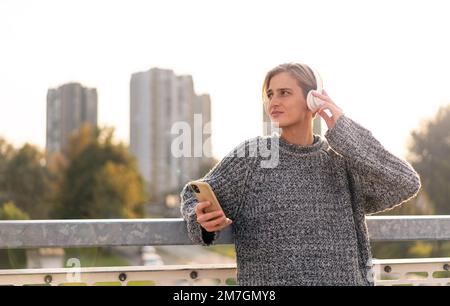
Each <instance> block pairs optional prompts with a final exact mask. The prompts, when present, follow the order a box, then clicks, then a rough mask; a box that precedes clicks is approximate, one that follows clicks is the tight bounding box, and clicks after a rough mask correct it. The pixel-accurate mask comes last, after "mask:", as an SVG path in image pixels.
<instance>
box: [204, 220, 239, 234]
mask: <svg viewBox="0 0 450 306" xmlns="http://www.w3.org/2000/svg"><path fill="white" fill-rule="evenodd" d="M232 223H233V221H232V220H231V219H229V218H227V219H226V221H225V222H223V223H221V224H219V225H217V226H214V227H210V228H209V230H210V231H211V232H217V231H220V230H222V229H224V228H225V227H227V226H229V225H230V224H232Z"/></svg>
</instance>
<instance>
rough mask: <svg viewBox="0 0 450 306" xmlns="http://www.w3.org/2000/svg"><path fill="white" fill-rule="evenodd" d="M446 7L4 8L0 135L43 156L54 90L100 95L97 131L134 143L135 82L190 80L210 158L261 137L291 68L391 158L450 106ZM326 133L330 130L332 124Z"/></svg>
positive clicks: (63, 1)
mask: <svg viewBox="0 0 450 306" xmlns="http://www.w3.org/2000/svg"><path fill="white" fill-rule="evenodd" d="M448 3H449V2H448V1H446V0H443V1H435V0H426V1H425V0H424V1H414V0H408V1H401V0H395V1H393V0H388V1H380V0H376V1H375V0H374V1H361V0H359V1H345V0H339V1H333V0H331V1H317V0H316V1H298V0H296V1H281V0H273V1H262V0H259V1H244V0H237V1H230V0H227V1H211V0H209V1H186V0H184V1H173V0H171V1H169V0H163V1H149V0H147V1H131V0H124V1H118V0H110V1H101V0H88V1H86V0H75V1H72V0H55V1H51V0H39V1H34V0H29V1H25V0H1V1H0V41H1V45H0V135H1V136H3V137H6V138H7V140H8V141H11V142H13V143H14V144H15V145H20V144H22V143H24V142H31V143H34V144H37V145H39V146H41V147H42V148H43V147H44V146H45V121H46V94H47V89H48V88H49V87H56V86H59V85H61V84H63V83H65V82H69V81H78V82H81V83H82V84H83V85H85V86H90V87H96V88H97V90H98V94H99V123H100V124H106V125H110V126H115V127H116V131H117V133H116V135H117V136H118V138H119V139H121V140H123V141H125V142H127V143H128V140H129V81H130V77H131V74H132V73H134V72H137V71H143V70H147V69H150V68H152V67H160V68H169V69H173V70H174V71H175V73H176V74H191V75H192V76H193V78H194V82H195V88H196V91H197V93H204V92H207V93H209V94H210V95H211V98H212V103H213V104H212V118H213V125H212V129H213V146H214V149H213V153H214V155H215V156H217V157H219V158H220V157H223V156H224V155H225V154H226V153H227V152H228V151H229V150H231V149H232V148H233V147H234V146H236V145H237V144H239V143H240V142H241V141H243V140H245V139H247V138H250V137H254V136H256V135H259V134H260V133H261V129H262V122H261V120H262V114H261V101H260V90H261V84H262V80H263V78H264V74H265V73H266V71H268V70H269V69H270V68H272V67H273V66H275V65H277V64H280V63H283V62H289V61H298V62H304V63H307V64H310V65H311V66H313V67H315V68H316V69H317V70H319V72H320V73H321V75H322V77H323V78H324V87H325V89H326V90H327V92H328V93H329V95H330V96H331V98H332V99H333V100H334V101H335V102H336V103H337V104H338V105H339V106H340V107H341V108H342V109H343V110H344V112H345V113H346V114H347V115H348V116H349V117H351V118H353V119H355V120H356V121H358V122H359V123H361V124H362V125H363V126H365V127H367V128H368V129H369V130H371V131H372V133H373V134H374V135H375V137H376V138H377V139H378V140H379V141H380V142H381V143H382V144H383V145H385V146H386V147H387V148H388V149H389V150H390V151H392V152H393V153H395V154H397V155H400V156H404V153H405V152H406V148H405V144H406V140H407V138H408V135H409V133H410V130H411V129H414V128H416V127H418V126H419V124H420V122H421V119H423V118H426V117H430V116H433V115H434V114H435V113H436V111H437V110H438V108H439V105H442V104H447V103H450V92H449V90H448V85H449V72H450V59H449V55H450V44H449V40H448V35H449V30H450V18H449V12H450V10H449V7H450V3H449V4H448ZM324 124H325V123H324Z"/></svg>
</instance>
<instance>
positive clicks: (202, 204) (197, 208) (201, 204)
mask: <svg viewBox="0 0 450 306" xmlns="http://www.w3.org/2000/svg"><path fill="white" fill-rule="evenodd" d="M210 205H211V203H210V202H209V201H203V202H198V203H197V205H196V206H195V213H196V214H197V216H198V215H201V214H204V211H203V210H204V209H205V208H206V207H208V206H210Z"/></svg>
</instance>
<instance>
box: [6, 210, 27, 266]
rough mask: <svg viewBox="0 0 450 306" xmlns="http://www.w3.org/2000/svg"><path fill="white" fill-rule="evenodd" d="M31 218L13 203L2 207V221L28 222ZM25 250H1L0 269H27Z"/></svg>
mask: <svg viewBox="0 0 450 306" xmlns="http://www.w3.org/2000/svg"><path fill="white" fill-rule="evenodd" d="M27 219H29V216H28V215H27V214H26V213H25V212H23V211H22V210H20V208H18V207H17V206H16V205H14V203H13V202H6V203H4V204H3V205H1V206H0V220H27ZM26 263H27V260H26V255H25V250H20V249H18V250H16V249H13V250H0V269H23V268H25V267H26Z"/></svg>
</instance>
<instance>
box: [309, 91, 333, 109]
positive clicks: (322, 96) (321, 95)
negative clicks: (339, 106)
mask: <svg viewBox="0 0 450 306" xmlns="http://www.w3.org/2000/svg"><path fill="white" fill-rule="evenodd" d="M322 92H323V93H322V94H321V93H318V92H317V91H313V92H312V94H313V95H314V96H316V97H318V98H319V99H321V100H324V101H328V102H330V103H332V104H334V105H336V103H334V101H333V100H331V98H330V97H329V96H328V94H326V92H325V90H322Z"/></svg>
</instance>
